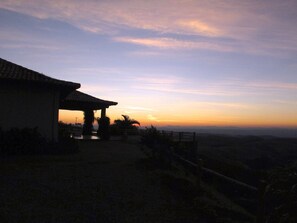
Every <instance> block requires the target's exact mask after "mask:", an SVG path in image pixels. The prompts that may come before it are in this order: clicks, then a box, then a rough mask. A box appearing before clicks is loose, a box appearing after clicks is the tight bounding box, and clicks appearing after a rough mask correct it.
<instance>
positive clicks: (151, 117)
mask: <svg viewBox="0 0 297 223" xmlns="http://www.w3.org/2000/svg"><path fill="white" fill-rule="evenodd" d="M147 119H148V120H150V121H154V122H160V120H159V119H158V118H157V117H155V116H153V115H151V114H149V115H147Z"/></svg>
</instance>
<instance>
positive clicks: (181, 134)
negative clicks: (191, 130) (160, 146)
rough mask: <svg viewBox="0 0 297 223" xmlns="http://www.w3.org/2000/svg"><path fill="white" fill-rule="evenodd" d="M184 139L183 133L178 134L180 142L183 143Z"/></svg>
mask: <svg viewBox="0 0 297 223" xmlns="http://www.w3.org/2000/svg"><path fill="white" fill-rule="evenodd" d="M182 138H183V132H179V134H178V141H179V142H181V141H182Z"/></svg>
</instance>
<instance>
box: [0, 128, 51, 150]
mask: <svg viewBox="0 0 297 223" xmlns="http://www.w3.org/2000/svg"><path fill="white" fill-rule="evenodd" d="M0 140H1V142H0V153H1V154H5V155H17V154H36V153H38V151H39V150H40V149H41V148H42V147H43V145H45V143H46V140H45V139H44V138H43V137H42V136H41V135H40V134H39V132H38V131H37V128H34V129H31V128H24V129H18V128H13V129H10V130H8V131H1V136H0Z"/></svg>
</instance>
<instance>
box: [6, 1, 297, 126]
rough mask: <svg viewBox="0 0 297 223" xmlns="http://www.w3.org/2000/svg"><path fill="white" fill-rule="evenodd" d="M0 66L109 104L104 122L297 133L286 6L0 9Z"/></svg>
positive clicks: (47, 4) (112, 4) (292, 15)
mask: <svg viewBox="0 0 297 223" xmlns="http://www.w3.org/2000/svg"><path fill="white" fill-rule="evenodd" d="M0 57H1V58H3V59H6V60H9V61H11V62H14V63H17V64H20V65H22V66H25V67H27V68H30V69H33V70H35V71H38V72H41V73H44V74H46V75H48V76H51V77H54V78H58V79H63V80H69V81H73V82H78V83H81V86H82V87H81V89H80V90H81V91H83V92H85V93H88V94H91V95H93V96H95V97H98V98H102V99H106V100H112V101H116V102H118V103H119V104H118V105H117V106H112V107H110V108H109V109H108V110H107V115H108V116H109V117H110V118H111V120H114V119H116V118H120V116H121V114H127V115H129V116H130V117H131V118H134V119H137V120H138V121H140V122H141V124H142V125H150V124H152V125H156V126H162V125H172V126H177V125H179V126H180V125H187V126H189V125H190V126H201V125H202V126H265V127H267V126H274V127H297V1H296V0H261V1H259V0H247V1H238V0H220V1H219V0H216V1H214V0H204V1H203V0H201V1H200V0H180V1H178V0H149V1H145V0H143V1H141V0H101V1H99V0H98V1H95V0H94V1H92V0H85V1H80V0H59V1H50V0H48V1H47V0H39V1H38V0H20V1H16V0H0ZM95 115H96V116H100V112H97V113H95ZM76 117H77V118H78V121H80V122H81V121H82V120H83V118H82V112H67V111H60V119H61V120H63V121H66V122H75V120H76Z"/></svg>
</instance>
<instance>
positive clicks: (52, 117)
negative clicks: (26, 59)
mask: <svg viewBox="0 0 297 223" xmlns="http://www.w3.org/2000/svg"><path fill="white" fill-rule="evenodd" d="M79 87H80V84H78V83H73V82H69V81H63V80H58V79H54V78H51V77H48V76H45V75H43V74H41V73H38V72H36V71H33V70H30V69H27V68H25V67H22V66H19V65H17V64H14V63H11V62H9V61H6V60H4V59H1V58H0V106H1V109H0V128H2V129H3V130H9V129H11V128H26V127H27V128H35V127H37V128H38V131H39V132H40V133H41V134H42V135H43V136H44V137H46V138H47V139H48V140H54V141H56V140H57V139H58V115H59V108H63V109H69V110H82V111H85V110H88V109H89V110H99V109H101V110H102V112H101V114H102V115H105V112H106V108H108V107H109V106H110V105H116V104H117V103H116V102H111V101H104V100H101V99H97V98H95V97H92V96H90V95H87V94H84V93H81V92H78V91H76V89H78V88H79Z"/></svg>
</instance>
